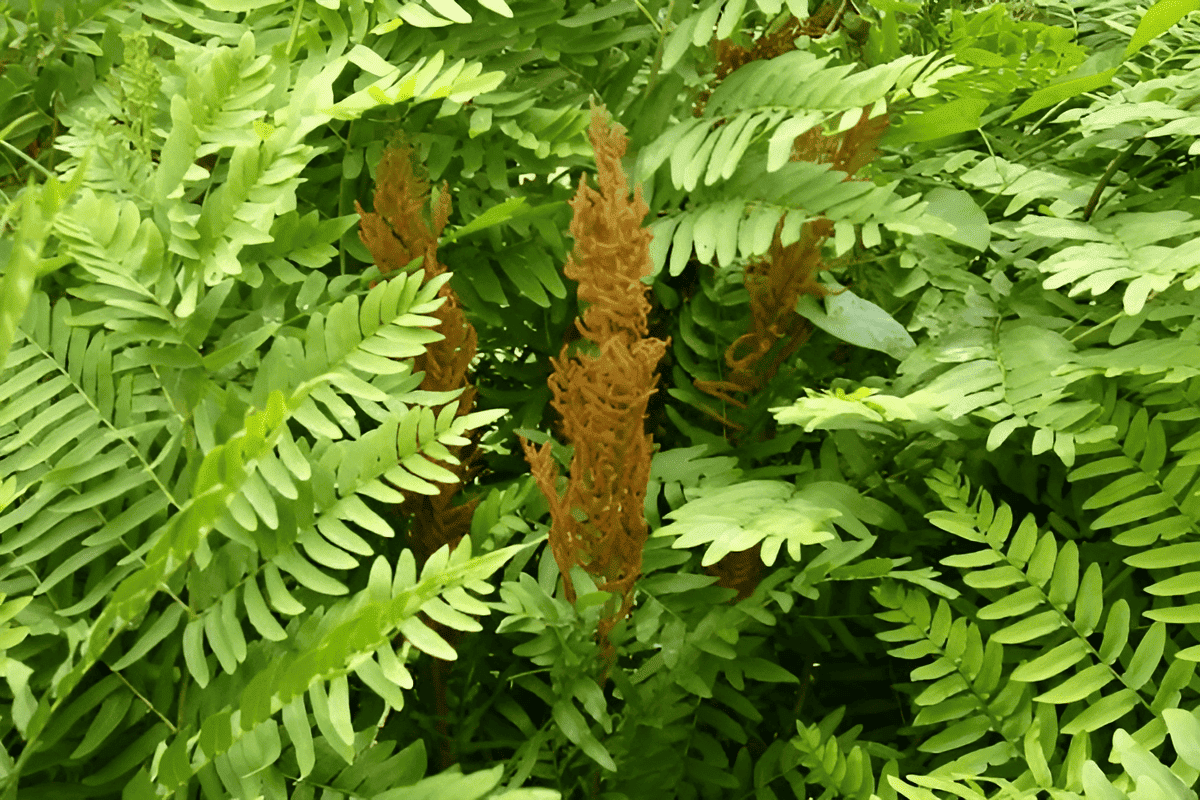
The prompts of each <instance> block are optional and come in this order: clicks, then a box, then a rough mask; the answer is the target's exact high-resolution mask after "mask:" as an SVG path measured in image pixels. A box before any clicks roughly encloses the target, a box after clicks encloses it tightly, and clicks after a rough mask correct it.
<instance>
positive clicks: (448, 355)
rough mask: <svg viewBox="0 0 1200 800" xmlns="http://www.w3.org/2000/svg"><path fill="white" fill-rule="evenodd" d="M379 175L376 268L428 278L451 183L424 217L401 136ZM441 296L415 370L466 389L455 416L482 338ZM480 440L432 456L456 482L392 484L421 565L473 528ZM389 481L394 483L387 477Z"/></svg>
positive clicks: (424, 185) (453, 638)
mask: <svg viewBox="0 0 1200 800" xmlns="http://www.w3.org/2000/svg"><path fill="white" fill-rule="evenodd" d="M375 176H376V187H375V211H374V213H367V212H365V211H364V210H363V208H362V206H361V205H360V204H359V203H358V202H357V201H355V204H354V205H355V208H356V209H357V210H358V214H359V220H360V225H359V237H360V238H361V239H362V241H363V244H365V245H366V246H367V248H368V249H369V250H370V251H371V255H372V257H373V258H374V260H375V265H376V266H377V267H379V271H380V272H381V273H382V274H384V275H385V276H386V275H388V274H390V273H393V272H396V271H397V270H402V269H403V268H404V267H405V266H407V265H408V263H409V262H410V261H412V260H413V259H414V258H417V257H422V268H423V270H424V272H425V279H426V280H429V279H430V278H433V277H434V276H436V275H440V274H441V273H443V272H445V271H446V268H445V266H443V265H442V264H441V263H439V261H438V257H437V247H438V237H439V236H441V233H442V231H443V230H444V229H445V227H446V222H447V220H448V219H449V218H450V193H449V185H448V184H445V183H443V185H442V191H441V192H440V193H439V195H438V198H437V200H436V201H434V203H433V211H432V219H431V220H429V221H427V220H426V218H425V204H426V202H427V200H428V194H429V182H428V180H427V179H426V177H425V176H424V174H423V170H422V169H421V168H420V166H419V165H418V164H417V163H416V161H415V153H414V151H413V149H412V147H411V146H410V145H409V144H408V143H407V142H406V141H405V139H404V138H403V136H402V135H400V134H398V135H397V136H396V137H394V138H393V140H392V141H391V142H390V143H389V145H388V147H387V148H385V150H384V152H383V156H382V158H381V160H380V163H379V166H378V168H377V170H376V173H375ZM373 286H374V284H372V287H373ZM438 296H440V297H444V298H446V299H445V302H443V303H442V305H441V306H439V307H438V308H437V309H436V310H435V311H434V312H433V314H432V316H434V317H436V318H437V319H438V324H437V325H436V326H435V328H434V330H436V331H438V332H440V333H441V334H442V335H443V336H444V337H445V338H443V339H441V340H440V341H437V342H432V343H430V344H429V345H428V346H427V347H426V349H425V352H424V353H422V354H421V355H419V356H418V357H417V358H416V359H415V360H414V368H415V369H416V370H418V371H420V372H423V373H424V378H423V379H422V381H421V386H420V388H421V389H423V390H426V391H434V392H442V391H452V390H455V389H461V390H462V393H461V394H460V395H459V396H458V398H457V399H456V400H454V401H452V402H454V403H455V404H456V409H455V416H462V415H464V414H468V413H470V412H471V410H472V408H473V407H474V405H475V397H476V390H475V387H474V386H472V385H471V383H470V381H469V378H468V371H469V369H470V365H471V361H472V359H473V358H474V357H475V352H476V347H477V343H478V338H477V334H476V332H475V328H474V326H472V325H471V323H470V322H468V321H467V319H466V316H465V314H464V313H463V310H462V308H461V306H460V304H459V300H458V296H457V295H456V294H455V293H454V290H453V289H452V288H451V286H450V284H449V283H447V284H445V285H443V286H442V288H441V289H439V290H438ZM479 437H480V432H479V431H472V432H471V433H470V434H469V435H468V438H469V440H470V442H469V444H467V445H455V446H451V447H448V448H447V450H448V452H449V454H450V459H449V460H438V459H430V460H431V461H433V462H434V463H435V464H437V465H438V466H441V467H443V468H444V469H446V470H449V471H450V472H452V473H454V475H455V476H456V478H457V481H455V482H454V483H449V484H438V486H437V490H438V491H437V494H434V495H424V494H420V493H417V492H413V491H410V490H405V489H400V488H399V487H395V486H393V487H392V488H394V489H396V490H397V491H399V492H400V493H401V494H402V495H404V500H403V501H402V503H401V504H400V508H401V510H402V513H405V514H406V515H407V516H408V518H409V534H408V546H409V547H410V548H411V549H412V551H413V555H414V557H415V559H416V561H417V564H418V565H419V566H423V565H424V564H425V562H426V561H428V560H429V557H430V556H431V555H433V553H435V552H436V551H437V550H439V549H441V547H442V546H444V545H449V546H450V548H451V549H453V548H455V547H457V546H458V543H459V542H460V541H462V538H463V537H464V536H465V535H467V534H468V533H469V532H470V529H471V518H472V517H473V516H474V513H475V507H476V505H478V503H479V500H478V499H474V500H471V501H469V502H467V503H464V504H462V505H458V506H455V505H452V502H453V500H454V498H455V497H456V496H457V495H458V493H459V491H460V490H461V489H462V487H463V486H466V485H467V484H468V483H470V482H471V481H472V480H474V478H475V476H476V475H478V474H479V472H480V471H481V470H482V469H483V465H482V463H481V462H480V455H481V453H480V450H479V445H478V441H479ZM418 444H419V443H418ZM384 482H385V483H389V482H388V481H387V480H386V479H385V481H384ZM389 485H390V483H389ZM423 621H424V622H425V624H427V625H429V626H430V627H431V628H433V629H434V630H435V631H437V632H438V633H439V634H441V635H442V636H443V637H444V638H445V639H446V641H447V642H449V643H450V644H451V646H455V645H456V644H457V642H458V640H459V638H460V637H461V635H462V633H461V631H458V630H453V629H450V628H447V627H446V626H444V625H441V624H440V623H438V622H437V621H436V620H432V619H428V618H424V619H423ZM435 661H436V663H435V664H433V665H432V666H431V667H430V670H429V672H428V673H427V675H428V680H429V681H430V683H431V685H432V695H433V698H434V705H435V713H436V716H437V722H436V726H437V730H438V733H439V734H440V738H439V753H440V761H441V765H442V768H443V769H444V768H447V767H449V766H450V764H451V763H453V761H454V753H453V750H452V748H451V747H450V744H451V742H452V740H451V738H450V736H449V731H448V728H447V720H446V716H447V714H448V703H447V699H446V681H447V671H448V669H449V665H448V663H443V662H441V661H438V660H435Z"/></svg>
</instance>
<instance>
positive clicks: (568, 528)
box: [521, 103, 669, 682]
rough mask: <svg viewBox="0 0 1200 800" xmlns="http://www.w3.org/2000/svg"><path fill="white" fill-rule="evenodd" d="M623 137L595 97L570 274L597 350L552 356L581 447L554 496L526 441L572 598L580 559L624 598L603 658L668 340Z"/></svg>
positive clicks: (568, 427)
mask: <svg viewBox="0 0 1200 800" xmlns="http://www.w3.org/2000/svg"><path fill="white" fill-rule="evenodd" d="M624 134H625V130H624V128H623V127H621V126H620V125H615V126H612V127H610V126H609V123H608V120H607V118H606V114H605V112H604V109H603V107H602V106H601V107H597V106H596V105H595V104H594V103H593V104H592V124H591V126H590V128H589V129H588V136H589V138H590V139H591V141H592V146H593V148H594V149H595V153H596V167H597V170H596V171H597V182H598V184H599V187H600V190H599V191H597V190H594V189H591V188H590V187H588V185H587V178H586V177H583V178H581V179H580V182H579V189H578V191H577V192H576V194H575V197H574V198H573V199H572V200H571V207H572V209H573V210H574V216H573V217H572V220H571V234H572V235H573V236H574V237H575V248H574V250H573V251H572V253H571V255H570V257H569V258H568V259H567V263H566V265H565V267H564V270H563V271H564V273H565V274H566V276H567V277H568V278H571V279H572V280H574V281H577V282H578V284H579V285H578V288H577V290H576V292H577V295H578V297H579V299H580V301H581V302H582V303H584V304H585V307H584V310H583V313H582V319H578V320H576V327H577V328H578V330H579V332H580V334H581V335H582V336H583V337H584V338H586V339H587V340H588V341H589V342H590V343H592V344H593V345H594V347H589V348H580V349H579V350H577V351H576V352H574V353H573V354H572V352H571V348H568V347H566V346H564V347H563V349H562V352H561V353H560V354H559V357H558V358H552V359H551V364H552V366H553V372H552V373H551V375H550V377H549V379H548V381H547V382H548V384H549V386H550V390H551V394H552V399H551V406H552V407H553V408H554V409H555V411H557V412H558V414H559V417H560V419H561V426H560V430H561V431H562V434H563V435H564V436H565V437H566V438H567V439H568V440H569V441H570V442H571V443H572V444H573V446H574V454H573V456H572V458H571V464H570V478H569V480H568V481H567V486H566V490H565V492H564V493H562V494H560V493H559V489H558V470H557V467H556V465H555V463H554V461H553V459H552V457H551V455H550V445H549V444H544V445H542V446H541V447H540V448H537V449H535V448H534V447H533V446H532V445H530V444H529V443H528V442H527V441H525V440H524V439H523V438H522V439H521V446H522V448H523V449H524V451H525V457H526V460H527V461H528V462H529V465H530V471H531V473H532V474H533V476H534V478H535V480H536V481H537V484H538V487H539V488H540V489H541V490H542V493H543V494H544V495H545V496H546V500H547V503H548V504H549V506H550V517H551V527H550V537H549V538H550V548H551V552H552V553H553V554H554V559H555V561H556V562H557V564H558V568H559V572H560V573H562V576H563V584H564V588H565V591H566V595H567V599H568V600H570V601H571V602H574V600H575V587H574V585H573V583H572V581H571V568H572V567H573V566H576V565H579V566H582V567H583V568H584V569H585V570H587V572H588V573H589V574H590V575H592V576H593V577H594V578H595V579H596V583H597V587H598V588H599V589H600V590H601V591H608V592H614V593H616V596H617V599H618V600H619V605H616V604H613V605H610V606H609V607H608V609H607V613H606V615H605V617H604V619H603V620H602V621H601V623H600V626H599V629H598V631H597V636H598V637H599V639H600V641H601V643H602V648H603V649H602V652H603V654H604V658H605V660H606V663H607V664H611V659H612V658H613V657H614V651H613V649H612V645H611V643H610V642H609V641H608V634H609V632H610V631H611V630H612V627H613V626H614V625H616V624H617V623H618V622H619V621H620V620H621V619H623V618H624V617H625V616H627V615H628V614H629V611H630V610H631V608H632V606H633V586H634V582H635V581H636V580H637V578H638V576H640V575H641V571H642V549H643V548H644V547H645V543H646V538H647V536H648V534H649V531H648V527H647V525H646V519H645V514H644V501H645V496H646V482H647V480H648V479H649V477H650V458H651V455H652V453H653V439H652V437H651V436H649V435H647V434H646V433H645V420H646V406H647V403H648V401H649V399H650V396H651V395H652V394H653V393H654V391H655V388H654V385H655V383H656V382H657V376H656V375H655V370H656V368H657V365H658V362H659V360H660V359H661V358H662V356H663V354H664V353H665V352H666V348H667V345H668V344H669V340H667V341H663V340H661V339H652V338H646V336H647V333H648V330H649V329H648V324H647V315H648V314H649V312H650V303H649V302H648V301H647V299H646V292H647V291H648V287H647V286H646V285H645V284H643V283H642V281H641V279H642V278H643V277H644V276H646V275H649V274H650V270H651V269H652V264H651V261H650V240H651V238H652V234H651V233H650V231H649V230H648V229H646V228H643V227H642V220H643V219H644V218H645V216H646V212H647V211H648V208H647V206H646V203H645V201H644V200H643V199H642V191H641V187H640V186H639V187H637V189H636V190H635V192H634V198H633V200H632V201H631V200H630V199H629V187H628V182H627V180H626V178H625V173H624V171H623V170H622V168H621V157H622V156H623V155H624V154H625V148H626V146H627V141H626V139H625V135H624ZM589 350H590V351H592V352H588V351H589ZM614 605H615V607H614ZM605 675H607V667H606V671H605ZM602 682H603V679H602Z"/></svg>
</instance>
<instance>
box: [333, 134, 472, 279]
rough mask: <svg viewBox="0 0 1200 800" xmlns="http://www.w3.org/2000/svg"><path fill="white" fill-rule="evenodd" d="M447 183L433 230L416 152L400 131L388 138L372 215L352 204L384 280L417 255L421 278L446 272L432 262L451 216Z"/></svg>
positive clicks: (361, 233) (378, 171)
mask: <svg viewBox="0 0 1200 800" xmlns="http://www.w3.org/2000/svg"><path fill="white" fill-rule="evenodd" d="M448 190H449V184H446V183H443V188H442V191H441V193H440V196H439V197H438V201H437V204H436V205H435V206H434V211H433V227H432V229H431V228H430V224H429V222H427V221H426V219H425V204H426V202H427V201H428V195H429V181H428V179H427V178H426V177H425V175H424V170H423V169H421V168H420V167H419V166H418V165H417V164H416V163H415V152H414V150H413V148H412V146H411V145H409V144H408V143H407V141H406V140H405V138H404V136H403V133H402V132H397V133H396V135H395V136H393V138H392V141H391V143H390V144H389V145H388V146H387V147H386V148H385V149H384V151H383V156H382V157H381V159H380V161H379V166H378V168H377V169H376V171H375V212H374V213H367V212H366V211H364V210H363V207H362V205H361V204H360V203H359V202H358V201H357V200H355V201H354V208H355V209H356V210H357V211H358V216H359V232H358V236H359V238H360V239H362V242H363V244H364V245H366V247H367V249H368V250H370V251H371V255H372V257H373V258H374V259H375V266H377V267H379V271H380V272H381V273H382V274H384V275H387V274H389V273H392V272H395V271H396V270H399V269H403V268H404V267H405V266H407V265H408V262H410V261H412V260H413V259H414V258H417V257H418V256H424V257H425V260H424V268H425V277H426V279H428V278H432V277H433V276H434V275H437V274H439V273H441V272H444V271H445V268H444V267H441V266H440V265H439V264H438V263H437V255H436V254H437V240H438V237H439V236H440V235H441V233H442V229H443V228H445V226H446V221H447V220H448V219H449V216H450V195H449V191H448Z"/></svg>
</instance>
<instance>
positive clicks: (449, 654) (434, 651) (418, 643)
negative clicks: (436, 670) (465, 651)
mask: <svg viewBox="0 0 1200 800" xmlns="http://www.w3.org/2000/svg"><path fill="white" fill-rule="evenodd" d="M400 632H401V633H402V634H404V636H405V638H406V639H408V641H410V642H412V644H413V647H415V648H417V649H418V650H421V651H422V652H425V653H429V654H430V655H431V656H434V657H436V658H440V659H442V660H443V661H454V660H455V659H457V658H458V653H457V652H455V650H454V648H453V647H451V646H450V644H449V643H448V642H447V641H446V640H445V639H443V638H442V637H441V636H439V635H438V634H437V633H436V632H435V631H434V630H433V629H431V628H430V627H429V626H427V625H426V624H425V623H423V622H421V620H419V619H417V618H416V617H409V618H408V619H407V620H405V621H404V622H403V623H401V625H400Z"/></svg>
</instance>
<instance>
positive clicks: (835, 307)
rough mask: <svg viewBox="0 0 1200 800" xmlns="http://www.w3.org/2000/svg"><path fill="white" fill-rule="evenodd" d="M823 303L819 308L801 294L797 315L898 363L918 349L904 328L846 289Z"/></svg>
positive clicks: (833, 286)
mask: <svg viewBox="0 0 1200 800" xmlns="http://www.w3.org/2000/svg"><path fill="white" fill-rule="evenodd" d="M831 285H832V288H834V289H841V288H842V286H841V284H839V283H837V282H836V281H831ZM824 302H825V308H824V309H822V308H821V306H820V305H819V304H818V302H817V300H816V298H814V297H812V296H811V295H807V294H806V295H801V296H800V299H799V300H798V301H797V302H796V313H797V314H800V315H801V316H803V317H806V318H807V319H808V320H809V321H811V322H812V323H813V325H816V326H817V327H818V328H820V329H821V330H823V331H825V332H826V333H829V334H831V335H833V336H836V337H837V338H838V339H841V340H842V341H844V342H848V343H849V344H852V345H856V346H858V347H865V348H867V349H869V350H879V351H881V352H884V353H887V354H888V355H890V356H892V357H893V358H895V359H896V360H897V361H903V360H904V359H905V358H906V357H907V356H908V354H909V353H911V352H912V351H913V350H914V349H915V348H916V346H917V344H916V342H915V341H913V338H912V336H910V335H909V334H908V331H906V330H905V329H904V326H903V325H901V324H900V323H899V322H897V321H896V320H895V319H893V318H892V316H891V315H890V314H888V313H887V312H886V311H884V310H883V309H882V308H880V307H879V306H877V305H875V304H874V303H872V302H870V301H869V300H863V299H862V298H860V297H858V296H856V295H855V294H854V293H853V292H850V291H849V290H847V291H844V292H842V293H841V294H837V295H830V296H828V297H826V298H825V300H824Z"/></svg>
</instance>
